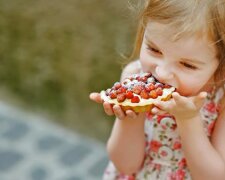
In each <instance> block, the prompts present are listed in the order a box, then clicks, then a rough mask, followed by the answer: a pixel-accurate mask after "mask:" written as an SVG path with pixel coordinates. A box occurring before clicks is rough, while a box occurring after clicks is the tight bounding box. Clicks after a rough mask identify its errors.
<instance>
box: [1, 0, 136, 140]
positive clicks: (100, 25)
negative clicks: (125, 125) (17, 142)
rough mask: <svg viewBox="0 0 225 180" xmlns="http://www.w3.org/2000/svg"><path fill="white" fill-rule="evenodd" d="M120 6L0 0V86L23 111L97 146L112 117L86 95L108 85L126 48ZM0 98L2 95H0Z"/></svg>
mask: <svg viewBox="0 0 225 180" xmlns="http://www.w3.org/2000/svg"><path fill="white" fill-rule="evenodd" d="M127 5H128V2H126V1H120V0H114V1H104V0H64V1H61V0H49V1H44V0H39V1H36V0H11V1H7V0H0V61H1V63H0V81H1V90H3V89H4V90H5V91H7V96H10V97H11V99H12V97H13V99H14V100H15V99H16V100H17V101H19V102H21V104H23V107H24V108H26V109H29V110H30V111H36V112H41V113H45V114H48V115H49V116H50V117H52V118H51V119H55V121H56V122H57V123H59V124H62V125H63V126H65V127H67V128H70V129H74V130H75V131H78V132H80V133H83V134H84V135H87V136H92V137H94V138H97V139H100V140H102V141H105V140H106V139H107V138H108V135H109V133H110V129H111V126H112V122H113V119H114V118H112V117H108V116H106V115H105V114H104V112H103V109H102V106H101V105H97V104H95V103H93V102H91V101H90V100H89V99H88V94H89V93H90V92H92V91H100V90H101V89H105V88H107V87H109V86H111V85H112V83H113V82H114V81H117V80H118V79H119V76H120V72H121V68H122V64H123V63H124V62H125V61H126V59H124V58H122V56H121V54H125V55H129V53H130V52H131V50H132V46H133V45H132V44H133V41H134V33H135V30H136V27H135V25H134V24H135V20H134V19H133V16H132V15H131V12H130V11H129V10H128V9H127V8H126V7H127ZM3 96H4V95H3Z"/></svg>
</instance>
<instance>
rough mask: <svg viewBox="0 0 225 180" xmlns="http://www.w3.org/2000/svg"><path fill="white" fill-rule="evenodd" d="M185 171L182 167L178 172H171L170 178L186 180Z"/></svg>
mask: <svg viewBox="0 0 225 180" xmlns="http://www.w3.org/2000/svg"><path fill="white" fill-rule="evenodd" d="M184 177H185V171H183V170H182V169H179V170H177V171H176V172H172V173H171V174H169V180H184Z"/></svg>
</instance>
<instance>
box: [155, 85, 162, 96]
mask: <svg viewBox="0 0 225 180" xmlns="http://www.w3.org/2000/svg"><path fill="white" fill-rule="evenodd" d="M155 91H156V93H157V95H158V96H162V95H163V90H162V88H161V87H158V88H157V89H156V90H155Z"/></svg>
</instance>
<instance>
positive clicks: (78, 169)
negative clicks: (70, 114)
mask: <svg viewBox="0 0 225 180" xmlns="http://www.w3.org/2000/svg"><path fill="white" fill-rule="evenodd" d="M107 161H108V159H107V155H106V152H105V146H104V144H102V143H100V142H97V141H95V140H92V139H88V138H86V137H82V136H80V135H78V134H76V133H74V132H70V131H68V130H66V129H64V128H62V127H59V126H57V125H55V124H52V123H50V122H49V121H46V120H45V119H44V118H41V117H37V116H34V115H32V114H28V113H25V112H21V111H18V110H17V109H16V108H13V107H11V106H8V105H6V104H4V103H1V102H0V180H97V179H101V176H102V173H103V170H104V168H105V166H106V164H107Z"/></svg>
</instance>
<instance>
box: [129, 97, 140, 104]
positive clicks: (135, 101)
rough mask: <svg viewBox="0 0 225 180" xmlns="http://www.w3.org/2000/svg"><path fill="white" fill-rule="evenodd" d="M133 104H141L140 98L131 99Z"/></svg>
mask: <svg viewBox="0 0 225 180" xmlns="http://www.w3.org/2000/svg"><path fill="white" fill-rule="evenodd" d="M131 102H132V103H139V102H140V99H139V97H138V96H134V97H133V98H132V99H131Z"/></svg>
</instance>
